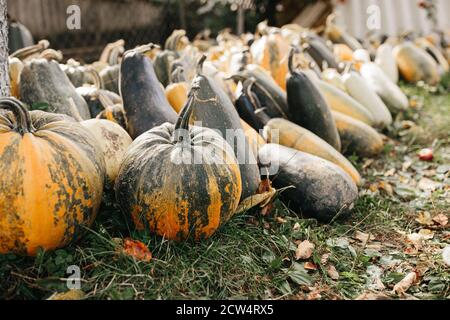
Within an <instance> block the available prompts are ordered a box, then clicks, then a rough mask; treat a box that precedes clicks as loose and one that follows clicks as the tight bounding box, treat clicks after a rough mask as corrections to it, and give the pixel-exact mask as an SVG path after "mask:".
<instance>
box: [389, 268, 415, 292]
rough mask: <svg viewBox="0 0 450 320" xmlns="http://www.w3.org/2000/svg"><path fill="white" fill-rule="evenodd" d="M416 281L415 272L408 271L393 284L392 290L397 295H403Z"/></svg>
mask: <svg viewBox="0 0 450 320" xmlns="http://www.w3.org/2000/svg"><path fill="white" fill-rule="evenodd" d="M417 281H418V277H417V274H416V273H415V272H410V273H408V274H407V275H406V276H405V277H404V278H403V279H402V280H400V282H398V283H397V284H396V285H395V286H394V289H393V292H394V293H396V294H398V295H403V294H405V292H406V291H408V289H409V288H410V287H411V286H412V285H413V284H414V283H416V282H417Z"/></svg>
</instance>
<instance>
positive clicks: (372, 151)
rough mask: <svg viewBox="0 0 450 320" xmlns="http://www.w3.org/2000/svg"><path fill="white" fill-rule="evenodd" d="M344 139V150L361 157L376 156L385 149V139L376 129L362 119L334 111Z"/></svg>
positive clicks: (337, 125)
mask: <svg viewBox="0 0 450 320" xmlns="http://www.w3.org/2000/svg"><path fill="white" fill-rule="evenodd" d="M333 117H334V120H335V122H336V127H337V129H338V131H339V135H340V137H341V141H342V152H343V153H345V154H350V155H351V154H356V155H358V156H360V157H374V156H376V155H378V154H379V153H380V152H381V151H382V150H383V139H381V136H380V135H379V134H378V132H377V131H376V130H374V129H373V128H372V127H370V126H368V125H367V124H365V123H364V122H362V121H359V120H356V119H353V118H352V117H349V116H346V115H345V114H342V113H339V112H335V111H334V112H333Z"/></svg>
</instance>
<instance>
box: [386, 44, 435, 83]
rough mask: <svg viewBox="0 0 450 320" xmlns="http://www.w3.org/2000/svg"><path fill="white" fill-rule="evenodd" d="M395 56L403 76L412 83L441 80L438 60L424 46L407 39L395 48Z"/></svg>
mask: <svg viewBox="0 0 450 320" xmlns="http://www.w3.org/2000/svg"><path fill="white" fill-rule="evenodd" d="M394 56H395V59H396V61H397V64H398V68H399V70H400V74H401V75H402V77H403V78H404V79H405V80H406V81H408V82H411V83H417V82H418V81H421V80H423V81H425V82H426V83H428V84H430V85H435V84H437V83H438V82H439V80H440V76H439V73H438V65H437V63H436V61H434V60H433V58H432V57H431V56H430V55H429V54H428V53H427V52H426V51H425V50H424V49H422V48H420V47H418V46H416V45H415V44H414V43H412V42H411V41H405V42H404V43H401V44H399V45H397V46H396V47H395V48H394Z"/></svg>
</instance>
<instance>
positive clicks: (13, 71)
mask: <svg viewBox="0 0 450 320" xmlns="http://www.w3.org/2000/svg"><path fill="white" fill-rule="evenodd" d="M23 67H24V66H23V63H22V61H20V60H19V59H17V58H9V81H10V87H11V95H12V96H13V97H16V98H19V97H20V92H19V91H20V90H19V89H20V87H19V85H20V74H21V73H22V70H23Z"/></svg>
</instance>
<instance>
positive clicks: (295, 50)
mask: <svg viewBox="0 0 450 320" xmlns="http://www.w3.org/2000/svg"><path fill="white" fill-rule="evenodd" d="M298 52H299V50H298V48H296V47H295V46H292V47H291V50H290V51H289V58H288V68H289V72H290V73H291V74H292V73H294V72H295V69H294V55H295V54H296V53H298Z"/></svg>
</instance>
